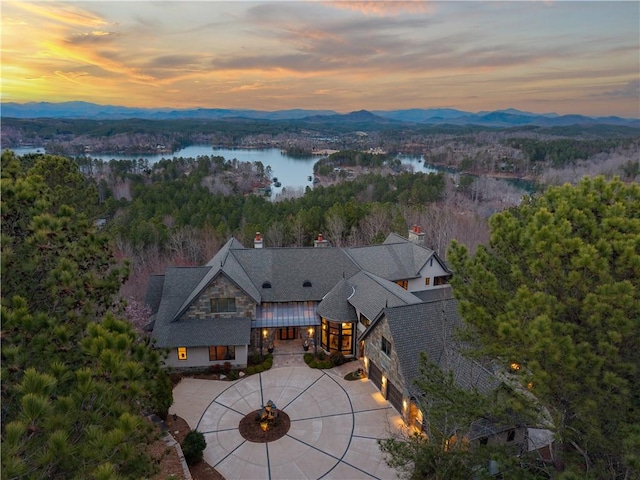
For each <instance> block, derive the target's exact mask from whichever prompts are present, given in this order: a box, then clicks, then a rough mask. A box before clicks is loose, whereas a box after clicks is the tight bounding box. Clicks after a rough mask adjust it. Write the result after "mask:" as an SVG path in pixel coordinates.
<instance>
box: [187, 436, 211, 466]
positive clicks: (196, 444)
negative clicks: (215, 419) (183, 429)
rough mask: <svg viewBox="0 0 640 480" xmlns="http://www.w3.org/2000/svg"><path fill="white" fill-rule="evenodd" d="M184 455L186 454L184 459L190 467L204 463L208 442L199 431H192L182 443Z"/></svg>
mask: <svg viewBox="0 0 640 480" xmlns="http://www.w3.org/2000/svg"><path fill="white" fill-rule="evenodd" d="M181 446H182V453H184V459H185V460H186V461H187V464H189V465H196V464H198V463H200V462H201V461H202V456H203V452H204V449H205V448H206V446H207V442H206V440H205V439H204V435H203V434H202V433H201V432H198V431H197V430H192V431H190V432H189V433H187V436H186V437H184V441H183V442H182V445H181Z"/></svg>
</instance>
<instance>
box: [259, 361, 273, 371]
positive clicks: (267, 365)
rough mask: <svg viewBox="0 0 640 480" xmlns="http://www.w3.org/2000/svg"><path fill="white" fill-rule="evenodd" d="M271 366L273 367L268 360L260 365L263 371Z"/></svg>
mask: <svg viewBox="0 0 640 480" xmlns="http://www.w3.org/2000/svg"><path fill="white" fill-rule="evenodd" d="M272 365H273V363H272V362H271V361H270V360H267V361H265V362H264V363H263V364H262V368H263V369H264V370H269V369H270V368H271V366H272Z"/></svg>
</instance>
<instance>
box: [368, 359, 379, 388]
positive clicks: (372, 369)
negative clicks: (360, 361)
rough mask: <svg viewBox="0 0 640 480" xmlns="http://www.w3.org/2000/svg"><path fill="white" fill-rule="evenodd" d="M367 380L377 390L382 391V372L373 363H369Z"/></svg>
mask: <svg viewBox="0 0 640 480" xmlns="http://www.w3.org/2000/svg"><path fill="white" fill-rule="evenodd" d="M369 380H371V381H372V382H373V384H374V385H375V386H376V387H378V390H382V370H380V369H379V368H378V366H377V365H376V364H375V363H373V362H369Z"/></svg>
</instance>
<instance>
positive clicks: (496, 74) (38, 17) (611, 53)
mask: <svg viewBox="0 0 640 480" xmlns="http://www.w3.org/2000/svg"><path fill="white" fill-rule="evenodd" d="M1 8H2V11H1V15H2V60H1V61H2V87H1V88H2V101H3V102H10V101H12V102H20V103H23V102H31V101H48V102H62V101H70V100H83V101H88V102H94V103H99V104H110V105H123V106H132V107H171V108H193V107H207V108H248V109H258V110H269V111H272V110H282V109H289V108H305V109H328V110H335V111H338V112H349V111H353V110H361V109H366V110H392V109H406V108H443V107H449V108H457V109H461V110H467V111H473V112H477V111H482V110H496V109H503V108H508V107H514V108H518V109H521V110H528V111H533V112H538V113H544V112H557V113H560V114H566V113H580V114H585V115H598V116H601V115H602V116H604V115H619V116H623V117H635V118H638V117H640V20H639V19H640V2H638V1H629V2H609V1H600V2H595V1H594V2H574V1H566V0H565V1H537V2H520V1H511V2H484V1H467V2H463V1H448V2H422V1H390V2H380V1H365V2H352V1H346V2H341V1H324V2H317V1H295V2H294V1H275V2H268V1H260V2H247V1H234V2H212V1H191V2H187V1H185V2H150V1H127V2H115V1H105V2H96V1H85V2H63V1H55V2H53V1H52V2H31V1H17V2H12V1H7V0H2V5H1Z"/></svg>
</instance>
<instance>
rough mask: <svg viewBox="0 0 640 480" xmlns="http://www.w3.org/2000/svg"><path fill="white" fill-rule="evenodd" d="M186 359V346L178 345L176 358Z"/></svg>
mask: <svg viewBox="0 0 640 480" xmlns="http://www.w3.org/2000/svg"><path fill="white" fill-rule="evenodd" d="M186 359H187V347H178V360H186Z"/></svg>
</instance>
